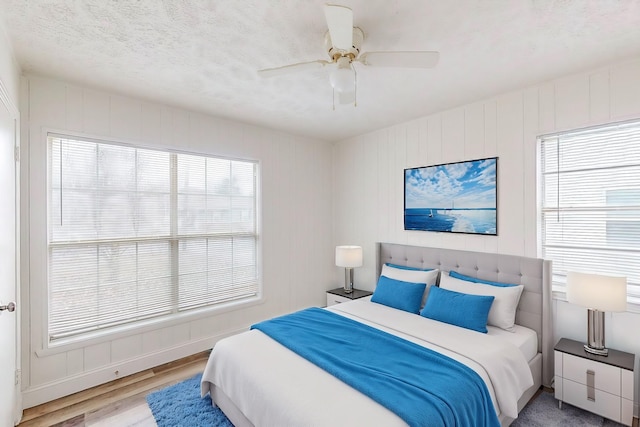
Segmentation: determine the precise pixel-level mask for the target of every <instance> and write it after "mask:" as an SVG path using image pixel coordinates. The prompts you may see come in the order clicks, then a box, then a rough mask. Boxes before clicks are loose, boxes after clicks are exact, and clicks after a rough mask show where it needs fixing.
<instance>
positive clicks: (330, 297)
mask: <svg viewBox="0 0 640 427" xmlns="http://www.w3.org/2000/svg"><path fill="white" fill-rule="evenodd" d="M372 294H373V292H370V291H363V290H361V289H354V290H353V292H351V293H349V294H348V293H346V292H345V291H344V288H335V289H331V290H330V291H327V307H329V306H331V305H334V304H340V303H341V302H349V301H353V300H354V299H358V298H363V297H368V296H369V295H372Z"/></svg>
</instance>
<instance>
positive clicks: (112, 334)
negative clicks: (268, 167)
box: [29, 128, 266, 357]
mask: <svg viewBox="0 0 640 427" xmlns="http://www.w3.org/2000/svg"><path fill="white" fill-rule="evenodd" d="M50 136H53V137H60V138H65V139H77V140H82V141H89V142H94V143H99V144H108V145H112V146H122V147H128V148H138V149H144V150H153V151H161V152H165V153H170V154H178V155H179V154H183V155H189V156H199V157H209V158H217V159H224V160H229V161H240V162H248V163H253V164H254V174H255V176H254V189H255V195H254V205H255V242H256V243H255V244H256V247H255V252H256V253H255V256H256V280H257V293H256V295H255V296H250V297H245V298H242V299H238V300H231V301H227V302H223V303H218V304H213V305H209V306H204V307H198V308H193V309H188V310H178V311H177V312H175V313H172V314H170V315H164V316H158V317H153V318H150V319H146V320H141V321H136V322H132V323H125V324H122V325H117V326H113V327H109V328H105V329H98V330H96V331H91V332H87V333H83V334H80V335H74V336H70V337H65V338H60V339H56V340H50V334H49V304H48V303H49V297H48V292H49V283H48V277H49V255H48V254H49V208H50V203H51V201H50V192H49V185H50V184H49V156H50V149H49V140H48V138H49V137H50ZM42 140H43V144H42V146H41V147H42V151H40V149H38V150H34V152H32V153H31V160H30V162H31V164H33V162H34V161H37V162H38V163H40V164H44V165H45V167H44V168H42V169H41V170H39V171H37V172H36V173H35V174H31V173H30V177H29V181H30V182H31V183H32V184H31V186H32V189H30V190H29V195H30V197H29V198H30V200H34V196H35V195H34V189H33V187H34V186H33V181H34V180H36V181H39V185H37V186H35V193H36V194H39V195H40V196H39V197H37V199H38V200H42V201H43V202H44V203H43V204H44V206H43V209H40V210H39V211H40V212H39V213H38V214H36V215H34V213H33V208H32V207H31V209H30V211H31V214H30V215H31V216H32V217H37V218H40V219H39V220H36V223H35V227H34V225H33V224H32V222H33V220H31V221H30V222H29V223H30V226H29V228H30V230H31V231H30V233H33V230H35V229H42V233H41V234H40V235H38V236H37V237H36V238H33V237H32V244H31V249H30V251H32V253H33V254H40V255H39V256H37V257H36V260H34V261H35V262H33V261H32V262H31V263H30V264H31V265H30V267H29V271H30V276H32V277H33V276H38V277H35V278H36V280H37V282H40V286H34V284H33V279H31V281H32V289H33V291H35V295H34V296H35V297H36V299H37V300H38V303H37V304H35V305H34V308H32V310H33V311H34V315H33V316H32V317H31V321H32V322H35V324H40V326H41V329H40V331H41V332H40V333H39V334H38V335H41V336H40V338H39V339H38V338H36V339H37V340H38V341H40V342H41V345H40V346H38V347H39V348H36V349H35V353H36V355H38V356H39V357H46V356H50V355H54V354H59V353H61V352H66V351H70V350H73V349H78V348H84V347H87V346H90V345H95V344H100V343H105V342H109V341H112V340H116V339H120V338H124V337H127V336H131V335H135V334H143V333H147V332H152V331H156V330H159V329H161V328H167V327H173V326H178V325H185V324H186V325H188V322H192V321H195V320H198V319H206V318H208V317H211V316H212V315H219V314H223V313H228V312H232V311H236V310H239V309H244V308H248V307H252V306H256V305H260V304H263V303H264V302H265V301H266V298H265V296H264V287H263V279H262V269H263V262H262V179H261V177H262V167H261V166H262V165H261V161H260V160H259V159H256V158H249V157H233V156H228V155H221V154H217V153H215V152H211V151H205V152H200V151H195V150H184V149H181V148H176V147H175V146H168V145H166V144H150V143H143V142H140V141H125V140H122V139H118V138H113V137H103V136H95V135H87V134H84V133H78V132H70V131H68V130H59V129H52V128H43V129H42ZM36 159H37V160H36ZM34 175H35V176H34ZM36 203H38V204H39V203H40V202H36ZM30 204H31V205H33V204H34V202H31V203H30ZM41 221H42V222H41ZM168 238H171V237H168ZM38 265H39V268H40V271H41V273H42V274H38V275H34V274H33V271H34V270H33V269H34V268H36V269H37V268H38V267H37V266H38ZM38 279H40V280H38ZM38 307H40V309H38ZM203 339H204V338H203ZM207 340H210V338H207ZM196 341H197V340H196ZM190 342H191V341H190Z"/></svg>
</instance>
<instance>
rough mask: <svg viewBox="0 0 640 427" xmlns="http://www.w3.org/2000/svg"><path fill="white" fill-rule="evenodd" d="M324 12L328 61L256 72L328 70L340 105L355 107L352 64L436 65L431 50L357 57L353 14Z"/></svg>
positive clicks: (358, 35)
mask: <svg viewBox="0 0 640 427" xmlns="http://www.w3.org/2000/svg"><path fill="white" fill-rule="evenodd" d="M324 13H325V17H326V20H327V27H328V28H329V29H328V31H327V32H326V33H325V35H324V47H325V49H326V51H327V53H328V55H329V58H330V60H323V59H319V60H316V61H310V62H299V63H297V64H290V65H285V66H283V67H277V68H267V69H264V70H259V71H258V74H259V75H260V76H262V77H274V76H280V75H283V74H289V73H294V72H299V71H306V70H313V69H319V68H324V67H331V68H332V70H331V72H330V73H329V83H330V84H331V87H332V88H333V91H334V108H335V93H336V92H337V94H338V99H339V102H340V104H350V103H354V105H356V87H357V80H356V71H355V68H354V67H353V65H354V63H359V64H362V65H364V66H369V67H397V68H432V67H434V66H435V65H436V64H437V63H438V59H439V57H440V54H439V53H438V52H430V51H413V52H402V51H396V52H365V53H362V54H360V46H361V45H362V42H363V41H364V32H363V31H362V29H360V28H358V27H354V26H353V11H352V10H351V9H350V8H348V7H346V6H340V5H335V4H325V7H324Z"/></svg>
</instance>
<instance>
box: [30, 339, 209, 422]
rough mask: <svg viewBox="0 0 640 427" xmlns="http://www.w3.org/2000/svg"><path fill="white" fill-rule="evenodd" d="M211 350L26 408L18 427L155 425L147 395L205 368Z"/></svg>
mask: <svg viewBox="0 0 640 427" xmlns="http://www.w3.org/2000/svg"><path fill="white" fill-rule="evenodd" d="M208 357H209V352H208V351H206V352H202V353H198V354H194V355H193V356H189V357H186V358H184V359H180V360H176V361H174V362H170V363H167V364H165V365H161V366H157V367H155V368H152V369H147V370H145V371H142V372H139V373H137V374H133V375H129V376H128V377H124V378H120V379H117V380H115V381H111V382H109V383H106V384H102V385H99V386H97V387H93V388H90V389H87V390H83V391H81V392H79V393H75V394H72V395H70V396H66V397H63V398H61V399H57V400H54V401H52V402H47V403H45V404H42V405H39V406H35V407H33V408H28V409H25V411H24V414H23V416H22V422H21V423H20V424H18V427H81V426H86V427H107V426H109V427H112V426H118V427H133V426H135V427H155V426H156V422H155V420H154V418H153V415H152V414H151V411H150V410H149V407H148V406H147V402H146V400H145V396H146V395H147V394H149V393H150V392H152V391H154V390H158V389H161V388H164V387H166V386H169V385H171V384H175V383H178V382H180V381H182V380H184V379H187V378H190V377H192V376H194V375H196V374H198V373H200V372H202V371H203V370H204V367H205V365H206V363H207V358H208Z"/></svg>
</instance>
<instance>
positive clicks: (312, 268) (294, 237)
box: [22, 77, 334, 407]
mask: <svg viewBox="0 0 640 427" xmlns="http://www.w3.org/2000/svg"><path fill="white" fill-rule="evenodd" d="M22 92H23V93H22V98H23V100H24V101H25V102H24V105H23V110H22V111H23V117H24V119H25V120H24V122H23V152H25V153H28V156H27V155H25V160H26V162H27V167H25V168H24V173H23V177H24V178H23V182H22V184H23V185H22V197H23V200H28V209H27V211H25V212H23V228H22V238H23V244H24V245H27V246H28V249H26V250H25V251H24V252H25V255H26V256H24V257H23V267H24V268H23V270H26V271H27V273H28V274H26V275H25V279H24V282H23V285H22V295H23V301H28V302H29V304H28V306H27V307H26V309H25V311H23V322H24V325H25V327H24V328H23V331H24V332H23V336H22V337H23V357H22V361H23V371H24V372H23V376H24V378H23V383H24V387H25V390H24V397H25V399H24V403H25V407H29V406H33V405H36V404H39V403H41V402H45V401H48V400H51V399H53V398H56V397H59V396H61V395H64V394H68V393H72V392H75V391H78V390H80V389H83V388H86V387H90V386H93V385H96V384H99V383H102V382H105V381H109V380H112V379H114V378H117V377H120V376H123V375H128V374H130V373H133V372H136V371H140V370H142V369H147V368H150V367H152V366H155V365H157V364H160V363H164V362H167V361H170V360H173V359H176V358H179V357H183V356H187V355H189V354H193V353H195V352H198V351H202V350H205V349H208V348H211V347H212V346H213V345H214V343H215V342H216V340H217V339H219V338H220V337H223V336H226V335H228V334H232V333H236V332H238V331H241V330H245V329H246V328H248V326H249V325H251V324H252V323H254V322H255V321H258V320H261V319H265V318H268V317H272V316H274V315H278V314H281V313H284V312H288V311H293V310H295V309H298V308H302V307H307V306H310V305H321V304H323V301H325V294H324V291H325V289H327V288H328V287H330V282H331V279H332V273H333V270H334V269H333V265H332V242H331V197H332V196H331V186H330V184H328V183H330V182H331V145H330V144H329V143H327V142H324V141H319V140H313V139H309V138H303V137H297V136H293V135H289V134H286V133H282V132H277V131H273V130H269V129H264V128H260V127H256V126H250V125H246V124H242V123H237V122H233V121H229V120H224V119H220V118H216V117H211V116H207V115H204V114H198V113H193V112H189V111H185V110H181V109H176V108H171V107H168V106H165V105H159V104H154V103H151V102H146V101H142V100H138V99H134V98H129V97H126V96H121V95H117V94H111V93H106V92H102V91H98V90H93V89H90V88H85V87H80V86H77V85H72V84H67V83H64V82H60V81H55V80H50V79H44V78H37V77H28V78H25V79H23V82H22ZM47 131H56V132H62V133H65V132H67V133H73V134H78V135H87V136H93V137H96V138H102V139H107V140H115V141H121V142H131V143H136V144H144V145H147V146H150V147H165V148H172V149H178V150H181V151H187V152H194V153H203V154H212V155H221V156H228V157H233V158H245V159H256V160H258V161H259V162H260V170H261V182H260V189H261V206H262V217H261V222H260V232H261V237H260V243H261V248H262V264H261V268H262V283H263V289H264V300H263V301H262V302H261V303H258V304H254V305H251V306H248V307H241V308H239V309H232V310H226V311H224V312H219V313H215V314H212V315H208V316H204V317H203V316H200V317H197V318H189V319H182V320H176V321H173V322H170V323H167V324H160V325H157V326H155V327H148V328H145V329H144V330H136V331H131V332H129V333H120V334H118V335H114V336H112V337H109V338H107V339H105V338H101V339H96V340H92V341H90V342H87V343H81V344H76V345H71V346H67V347H64V348H62V349H53V350H52V349H46V348H45V347H46V345H45V337H46V329H45V328H46V319H45V318H44V313H46V304H47V299H46V296H47V292H46V259H47V254H46V239H47V234H46V233H47V231H46V140H45V138H46V132H47ZM116 371H117V372H116Z"/></svg>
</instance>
